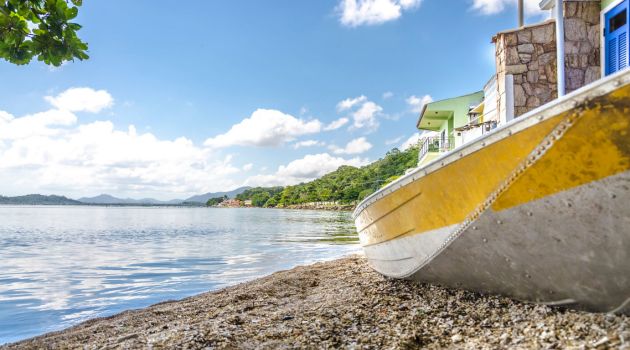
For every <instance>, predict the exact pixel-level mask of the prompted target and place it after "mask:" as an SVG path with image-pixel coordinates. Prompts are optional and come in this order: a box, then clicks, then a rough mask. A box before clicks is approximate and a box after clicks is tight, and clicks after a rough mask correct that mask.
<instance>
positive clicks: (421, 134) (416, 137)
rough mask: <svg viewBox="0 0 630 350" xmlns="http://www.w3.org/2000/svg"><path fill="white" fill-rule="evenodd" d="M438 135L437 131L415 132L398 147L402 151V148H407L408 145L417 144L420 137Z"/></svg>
mask: <svg viewBox="0 0 630 350" xmlns="http://www.w3.org/2000/svg"><path fill="white" fill-rule="evenodd" d="M438 135H439V133H437V132H435V131H424V132H417V133H415V134H413V135H411V137H409V138H408V139H407V140H406V141H405V142H403V143H402V145H400V147H399V148H400V149H401V150H403V151H404V150H407V149H409V147H412V146H415V145H417V144H418V141H420V139H423V138H425V137H433V136H438Z"/></svg>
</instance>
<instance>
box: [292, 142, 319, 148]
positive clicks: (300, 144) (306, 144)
mask: <svg viewBox="0 0 630 350" xmlns="http://www.w3.org/2000/svg"><path fill="white" fill-rule="evenodd" d="M324 145H326V143H325V142H321V141H317V140H306V141H300V142H296V143H294V144H293V148H294V149H299V148H303V147H314V146H324Z"/></svg>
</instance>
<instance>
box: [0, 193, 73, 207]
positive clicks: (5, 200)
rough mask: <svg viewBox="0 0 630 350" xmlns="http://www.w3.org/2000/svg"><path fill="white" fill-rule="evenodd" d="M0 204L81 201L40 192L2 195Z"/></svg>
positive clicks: (69, 202) (43, 203)
mask: <svg viewBox="0 0 630 350" xmlns="http://www.w3.org/2000/svg"><path fill="white" fill-rule="evenodd" d="M0 204H12V205H81V204H83V203H81V202H79V201H75V200H74V199H70V198H67V197H64V196H55V195H51V196H43V195H41V194H29V195H26V196H17V197H4V196H0Z"/></svg>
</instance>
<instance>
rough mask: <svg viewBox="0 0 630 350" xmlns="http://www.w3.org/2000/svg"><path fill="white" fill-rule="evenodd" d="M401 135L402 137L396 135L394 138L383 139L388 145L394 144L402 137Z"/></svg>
mask: <svg viewBox="0 0 630 350" xmlns="http://www.w3.org/2000/svg"><path fill="white" fill-rule="evenodd" d="M403 137H404V136H398V137H397V138H395V139H391V140H386V141H385V144H386V145H388V146H389V145H394V144H397V143H399V142H400V141H401V140H402V139H403Z"/></svg>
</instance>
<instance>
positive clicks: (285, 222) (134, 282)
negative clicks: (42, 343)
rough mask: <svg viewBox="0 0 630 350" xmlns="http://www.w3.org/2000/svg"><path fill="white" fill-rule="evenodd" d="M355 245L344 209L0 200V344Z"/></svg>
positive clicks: (330, 254)
mask: <svg viewBox="0 0 630 350" xmlns="http://www.w3.org/2000/svg"><path fill="white" fill-rule="evenodd" d="M357 251H358V245H357V237H356V233H355V230H354V226H353V223H352V220H351V218H350V214H349V213H345V212H325V211H303V210H279V209H240V208H238V209H222V208H176V207H90V206H0V344H3V343H7V342H13V341H17V340H20V339H25V338H28V337H32V336H35V335H38V334H42V333H45V332H49V331H54V330H60V329H63V328H66V327H69V326H71V325H74V324H77V323H79V322H81V321H84V320H87V319H90V318H94V317H101V316H107V315H112V314H115V313H118V312H121V311H123V310H128V309H137V308H142V307H146V306H149V305H152V304H155V303H158V302H161V301H166V300H174V299H180V298H183V297H186V296H190V295H194V294H198V293H201V292H205V291H210V290H216V289H219V288H222V287H225V286H229V285H233V284H236V283H239V282H243V281H247V280H251V279H254V278H257V277H260V276H264V275H267V274H270V273H272V272H274V271H278V270H283V269H289V268H291V267H294V266H297V265H302V264H308V263H312V262H315V261H320V260H327V259H332V258H336V257H340V256H343V255H346V254H349V253H353V252H357Z"/></svg>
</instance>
